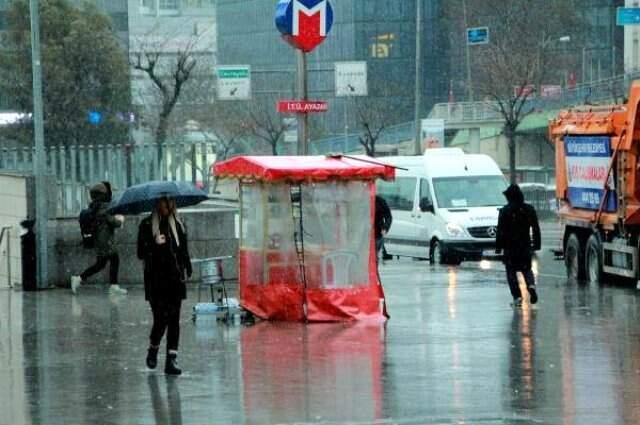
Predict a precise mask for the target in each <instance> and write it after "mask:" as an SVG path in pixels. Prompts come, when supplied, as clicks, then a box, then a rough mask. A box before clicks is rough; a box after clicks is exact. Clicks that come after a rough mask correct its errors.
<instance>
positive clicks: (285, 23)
mask: <svg viewBox="0 0 640 425" xmlns="http://www.w3.org/2000/svg"><path fill="white" fill-rule="evenodd" d="M332 26H333V8H332V7H331V3H329V0H279V2H278V8H277V10H276V27H277V28H278V30H279V31H280V32H281V33H282V36H283V37H284V39H285V40H286V41H287V42H288V43H289V44H291V45H292V46H293V47H295V48H297V49H300V50H303V51H305V52H310V51H312V50H313V49H315V48H316V47H318V46H319V45H320V44H321V43H322V42H323V41H324V40H325V38H326V37H327V34H329V31H331V27H332Z"/></svg>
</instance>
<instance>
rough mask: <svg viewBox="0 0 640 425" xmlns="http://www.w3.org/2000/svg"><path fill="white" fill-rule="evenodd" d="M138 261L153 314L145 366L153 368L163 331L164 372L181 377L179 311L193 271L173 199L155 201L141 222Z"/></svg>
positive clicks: (186, 242) (184, 233)
mask: <svg viewBox="0 0 640 425" xmlns="http://www.w3.org/2000/svg"><path fill="white" fill-rule="evenodd" d="M138 258H139V259H141V260H143V261H144V292H145V299H146V300H147V301H148V302H149V304H150V305H151V311H152V312H153V327H152V328H151V335H150V337H149V339H150V344H149V350H148V353H147V366H148V367H149V368H150V369H155V368H156V366H157V363H158V350H159V349H160V342H161V340H162V337H163V336H164V333H165V331H166V332H167V357H166V364H165V373H166V374H168V375H180V374H181V373H182V371H181V370H180V369H179V368H178V364H177V357H178V343H179V339H180V308H181V306H182V301H183V300H184V299H186V297H187V288H186V285H185V275H186V276H187V277H191V273H192V268H191V258H190V256H189V247H188V241H187V233H186V230H185V228H184V225H183V224H182V223H181V222H180V220H179V219H178V217H177V215H176V206H175V202H174V201H173V200H171V199H167V198H164V199H161V200H160V201H158V203H157V206H156V209H155V211H154V212H153V213H152V214H151V216H149V217H147V218H145V219H144V220H143V221H142V222H141V223H140V228H139V231H138Z"/></svg>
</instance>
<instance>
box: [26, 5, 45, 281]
mask: <svg viewBox="0 0 640 425" xmlns="http://www.w3.org/2000/svg"><path fill="white" fill-rule="evenodd" d="M38 3H39V1H38V0H29V8H30V15H31V66H32V68H33V126H34V135H35V153H36V155H35V156H36V157H35V161H33V172H34V174H35V178H36V247H37V249H36V256H37V257H36V258H37V272H38V275H37V276H38V279H37V281H38V288H39V289H43V288H46V287H47V285H48V283H47V282H48V270H47V264H48V263H47V261H48V255H47V222H48V214H47V189H46V186H47V184H46V181H45V172H46V169H47V158H46V154H45V148H44V124H43V115H44V113H43V108H42V64H41V62H40V10H39V9H38V8H39V4H38Z"/></svg>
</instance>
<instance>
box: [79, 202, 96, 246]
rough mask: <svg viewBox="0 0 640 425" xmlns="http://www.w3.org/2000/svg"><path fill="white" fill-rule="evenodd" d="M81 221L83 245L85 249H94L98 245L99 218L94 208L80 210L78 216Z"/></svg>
mask: <svg viewBox="0 0 640 425" xmlns="http://www.w3.org/2000/svg"><path fill="white" fill-rule="evenodd" d="M78 221H79V222H80V234H81V235H82V246H83V247H84V248H85V249H92V248H95V246H96V231H97V229H98V220H97V217H96V210H95V209H94V208H91V207H89V208H86V209H84V210H82V211H81V212H80V217H79V218H78Z"/></svg>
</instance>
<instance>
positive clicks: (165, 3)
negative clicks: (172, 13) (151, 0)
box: [160, 0, 179, 10]
mask: <svg viewBox="0 0 640 425" xmlns="http://www.w3.org/2000/svg"><path fill="white" fill-rule="evenodd" d="M178 6H179V5H178V0H160V10H178Z"/></svg>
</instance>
